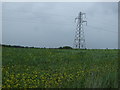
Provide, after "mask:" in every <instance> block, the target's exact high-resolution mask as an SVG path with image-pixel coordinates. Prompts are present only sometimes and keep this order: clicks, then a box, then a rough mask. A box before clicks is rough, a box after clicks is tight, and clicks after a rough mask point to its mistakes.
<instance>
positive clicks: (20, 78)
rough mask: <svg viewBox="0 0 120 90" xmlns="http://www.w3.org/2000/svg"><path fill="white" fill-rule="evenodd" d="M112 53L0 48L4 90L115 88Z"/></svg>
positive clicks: (114, 60) (94, 50)
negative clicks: (25, 89)
mask: <svg viewBox="0 0 120 90" xmlns="http://www.w3.org/2000/svg"><path fill="white" fill-rule="evenodd" d="M117 62H118V51H117V50H115V49H111V50H109V49H103V50H102V49H87V50H75V49H39V48H14V47H3V48H2V87H3V88H16V87H19V88H117V87H118V81H117V80H118V77H117V73H118V72H117V68H118V65H117Z"/></svg>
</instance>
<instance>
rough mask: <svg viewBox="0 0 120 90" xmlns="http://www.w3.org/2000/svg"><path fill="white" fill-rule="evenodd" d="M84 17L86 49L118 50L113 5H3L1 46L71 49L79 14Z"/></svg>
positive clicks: (90, 3)
mask: <svg viewBox="0 0 120 90" xmlns="http://www.w3.org/2000/svg"><path fill="white" fill-rule="evenodd" d="M80 11H81V12H84V13H86V16H87V18H86V20H87V21H88V25H87V26H84V30H85V39H86V45H87V48H117V47H118V18H117V16H118V6H117V2H114V3H113V2H111V3H110V2H109V3H105V2H104V3H100V2H86V3H82V2H79V3H72V2H66V3H65V2H63V3H62V2H61V3H60V2H58V3H53V2H47V3H42V2H39V3H38V2H37V3H33V2H31V3H30V2H29V3H28V2H27V3H25V2H23V3H20V2H19V3H12V2H10V3H3V5H2V15H3V17H2V43H3V44H10V45H24V46H35V47H48V48H55V47H60V46H66V45H67V46H71V47H72V46H73V41H74V38H75V30H76V23H75V22H74V19H75V18H76V17H77V16H78V13H79V12H80Z"/></svg>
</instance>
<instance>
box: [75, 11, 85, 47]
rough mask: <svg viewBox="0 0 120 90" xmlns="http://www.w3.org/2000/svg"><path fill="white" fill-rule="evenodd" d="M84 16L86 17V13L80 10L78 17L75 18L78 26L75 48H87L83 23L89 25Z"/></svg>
mask: <svg viewBox="0 0 120 90" xmlns="http://www.w3.org/2000/svg"><path fill="white" fill-rule="evenodd" d="M84 18H86V14H85V13H82V12H80V13H79V15H78V17H76V18H75V22H77V28H76V34H75V39H74V48H79V49H85V48H86V44H85V36H84V29H83V23H86V25H87V21H85V20H84Z"/></svg>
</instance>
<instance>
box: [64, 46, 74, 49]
mask: <svg viewBox="0 0 120 90" xmlns="http://www.w3.org/2000/svg"><path fill="white" fill-rule="evenodd" d="M63 49H72V47H70V46H64V47H63Z"/></svg>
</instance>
